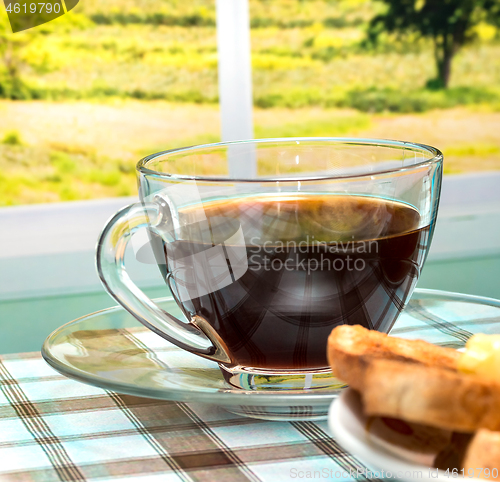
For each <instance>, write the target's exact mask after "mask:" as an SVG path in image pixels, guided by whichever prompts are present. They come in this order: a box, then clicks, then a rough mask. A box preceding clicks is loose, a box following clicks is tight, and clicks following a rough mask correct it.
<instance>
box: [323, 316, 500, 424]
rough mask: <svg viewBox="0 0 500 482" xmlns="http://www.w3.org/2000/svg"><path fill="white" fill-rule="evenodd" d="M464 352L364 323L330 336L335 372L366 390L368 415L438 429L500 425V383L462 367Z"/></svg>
mask: <svg viewBox="0 0 500 482" xmlns="http://www.w3.org/2000/svg"><path fill="white" fill-rule="evenodd" d="M459 357H460V353H459V352H457V351H456V350H453V349H451V348H444V347H438V346H435V345H432V344H431V343H427V342H424V341H421V340H404V339H401V338H395V337H391V336H387V335H385V334H383V333H379V332H376V331H371V330H367V329H365V328H363V327H361V326H348V325H344V326H340V327H337V328H335V329H334V330H333V331H332V333H331V335H330V337H329V339H328V359H329V361H330V364H331V366H332V370H333V372H334V374H335V375H336V376H337V377H338V378H340V379H341V380H342V381H344V382H346V383H347V384H348V385H349V386H351V387H352V388H354V389H356V390H358V391H359V392H360V393H361V396H362V399H363V406H364V411H365V413H366V415H379V416H386V417H394V418H400V419H403V420H407V421H410V422H415V423H421V424H426V425H430V426H433V427H437V428H442V429H447V430H452V431H459V432H460V431H461V432H472V431H475V430H477V429H480V428H486V429H489V430H500V384H499V383H494V382H491V381H485V380H483V379H481V378H479V377H477V376H474V375H468V374H463V373H460V372H458V369H457V366H458V359H459Z"/></svg>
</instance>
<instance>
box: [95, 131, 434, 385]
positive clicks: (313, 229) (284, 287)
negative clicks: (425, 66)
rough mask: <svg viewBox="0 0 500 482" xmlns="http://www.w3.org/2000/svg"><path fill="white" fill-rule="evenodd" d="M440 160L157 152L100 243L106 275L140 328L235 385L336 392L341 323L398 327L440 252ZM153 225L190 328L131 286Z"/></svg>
mask: <svg viewBox="0 0 500 482" xmlns="http://www.w3.org/2000/svg"><path fill="white" fill-rule="evenodd" d="M442 161H443V157H442V154H441V153H440V152H439V151H438V150H437V149H434V148H432V147H429V146H425V145H420V144H412V143H407V142H397V141H386V140H370V139H368V140H361V139H329V138H297V139H295V138H294V139H266V140H253V141H243V142H228V143H219V144H212V145H205V146H194V147H188V148H184V149H175V150H172V151H167V152H161V153H158V154H153V155H151V156H149V157H146V158H145V159H143V160H142V161H141V162H139V164H138V167H137V172H138V177H139V186H140V187H139V197H140V200H141V202H140V203H137V204H134V205H131V206H128V207H126V208H124V209H123V210H121V211H120V212H118V213H117V214H116V215H115V216H114V217H113V218H112V219H111V220H110V221H109V222H108V224H107V226H106V227H105V229H104V231H103V233H102V235H101V237H100V239H99V244H98V249H97V267H98V272H99V276H100V278H101V280H102V282H103V283H104V286H105V287H106V289H107V290H108V291H109V293H110V294H111V295H112V296H113V297H114V298H115V299H116V300H117V301H118V302H119V303H120V304H121V305H123V306H124V307H125V308H126V309H127V310H128V311H129V312H130V313H132V314H133V315H134V316H135V317H136V318H137V319H138V320H139V321H141V323H143V324H144V325H146V326H147V327H149V328H150V329H152V330H153V331H154V332H156V333H157V334H159V335H160V336H162V337H164V338H166V339H167V340H169V341H171V342H172V343H174V344H176V345H177V346H180V347H181V348H184V349H186V350H188V351H190V352H192V353H194V354H197V355H200V356H203V357H206V358H209V359H211V360H214V361H216V362H218V363H219V365H220V367H221V370H222V372H223V373H224V376H225V378H226V380H227V381H228V382H229V383H231V384H232V385H234V386H237V387H241V388H245V389H256V390H259V389H262V390H266V389H267V390H269V389H276V390H279V389H287V390H288V389H302V390H304V389H313V388H322V387H332V386H335V384H337V385H338V382H336V381H335V379H334V378H333V376H332V375H331V373H330V372H329V369H328V363H327V359H326V343H327V338H328V335H329V333H330V332H331V330H332V329H333V328H334V327H335V326H337V325H339V324H359V325H363V326H365V327H367V328H370V329H375V330H379V331H383V332H388V331H389V330H390V329H391V327H392V325H393V324H394V322H395V321H396V319H397V317H398V315H399V313H400V312H401V311H402V310H403V309H404V307H405V305H406V303H407V302H408V300H409V298H410V296H411V294H412V292H413V289H414V287H415V285H416V282H417V280H418V278H419V275H420V272H421V269H422V266H423V264H424V261H425V258H426V255H427V252H428V250H429V246H430V242H431V239H432V234H433V230H434V224H435V220H436V216H437V209H438V203H439V194H440V187H441V177H442ZM235 165H236V166H238V165H243V166H247V167H248V169H247V175H246V176H245V177H244V178H242V177H240V175H238V174H233V173H232V168H231V166H235ZM230 169H231V170H230ZM243 171H244V170H243ZM142 228H145V229H146V230H147V232H148V236H149V241H150V242H149V243H148V244H149V246H151V247H152V249H153V252H154V256H155V261H156V264H157V265H158V267H159V269H160V271H161V273H162V276H163V278H164V279H165V282H166V284H167V286H168V288H169V290H170V291H171V293H172V296H173V297H174V299H175V300H176V302H177V304H178V305H179V306H180V308H181V309H182V311H183V313H184V314H185V316H186V319H185V320H178V319H176V318H175V317H173V316H172V315H171V314H169V313H166V312H164V311H162V310H161V309H159V308H158V307H157V306H156V305H155V303H154V302H153V301H151V300H150V299H148V298H147V297H146V296H145V295H144V293H142V291H140V290H139V289H138V288H137V287H136V286H135V285H134V284H133V283H132V281H131V280H130V278H129V276H128V275H127V272H126V270H125V268H124V253H125V248H126V245H127V243H128V242H129V240H130V237H131V235H133V234H134V233H135V232H137V231H138V230H140V229H142Z"/></svg>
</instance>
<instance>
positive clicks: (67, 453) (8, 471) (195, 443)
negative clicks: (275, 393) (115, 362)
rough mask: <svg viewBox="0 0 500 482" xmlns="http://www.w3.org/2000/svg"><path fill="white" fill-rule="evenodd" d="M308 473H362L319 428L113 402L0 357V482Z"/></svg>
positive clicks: (34, 361) (35, 366)
mask: <svg viewBox="0 0 500 482" xmlns="http://www.w3.org/2000/svg"><path fill="white" fill-rule="evenodd" d="M314 470H316V471H323V474H326V473H328V474H332V475H333V476H332V479H339V480H352V477H351V476H349V475H348V474H349V473H355V472H356V471H357V470H360V471H362V470H363V466H362V465H361V464H360V463H359V462H358V461H357V460H356V459H355V458H354V457H352V456H350V455H348V454H346V453H345V452H344V451H343V450H342V449H341V448H340V446H339V445H338V444H337V443H336V442H335V441H334V440H333V439H332V438H330V436H329V435H328V431H327V424H326V422H267V421H264V420H255V419H251V418H243V417H238V416H237V415H233V414H230V413H228V412H226V411H224V410H223V409H220V408H218V407H214V406H209V405H203V404H197V403H175V402H168V401H159V400H153V399H148V398H138V397H133V396H128V395H119V394H117V393H112V392H106V391H104V390H101V389H98V388H95V387H92V386H89V385H85V384H82V383H78V382H75V381H73V380H69V379H67V378H65V377H63V376H61V375H59V374H58V373H57V372H55V371H54V370H53V369H52V368H50V367H49V366H48V365H47V364H46V363H45V361H44V360H43V359H42V358H41V357H40V355H39V354H37V353H28V354H20V355H5V356H3V357H1V358H0V481H2V482H4V481H9V482H10V481H12V482H25V481H36V482H42V481H43V482H48V481H58V480H61V481H96V482H97V481H99V482H104V481H113V482H118V481H125V480H126V481H127V482H128V481H133V480H140V481H147V482H153V481H155V482H156V481H161V482H168V481H178V480H179V481H191V480H193V481H198V480H200V481H201V480H203V481H205V480H217V481H218V482H223V481H246V480H250V481H267V480H269V481H276V480H294V479H295V478H297V476H296V477H294V475H296V474H299V471H303V472H304V473H305V471H314ZM335 472H337V473H338V474H337V475H338V477H336V476H335ZM342 472H343V476H342ZM360 478H361V480H364V477H360Z"/></svg>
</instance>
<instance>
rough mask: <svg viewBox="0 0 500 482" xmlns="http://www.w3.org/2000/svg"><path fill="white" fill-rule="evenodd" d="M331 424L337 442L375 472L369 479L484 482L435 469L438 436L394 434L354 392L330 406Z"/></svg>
mask: <svg viewBox="0 0 500 482" xmlns="http://www.w3.org/2000/svg"><path fill="white" fill-rule="evenodd" d="M328 423H329V427H330V430H331V432H332V434H333V436H334V437H335V439H336V440H337V441H338V443H339V444H340V445H341V446H342V447H343V448H344V449H345V450H347V451H348V452H350V453H351V454H352V455H354V456H355V457H357V458H359V460H361V462H363V463H364V464H365V465H367V466H368V467H370V468H371V469H372V470H373V473H372V474H371V477H370V475H368V476H369V478H385V479H399V480H406V481H415V480H420V481H422V480H433V481H442V482H444V481H447V482H450V481H452V480H458V479H462V480H467V481H470V482H479V481H481V480H482V481H483V482H484V479H478V478H469V477H467V474H466V475H465V478H464V477H462V474H461V473H460V474H459V475H458V474H457V475H455V477H453V474H451V473H446V472H445V471H442V470H438V469H436V468H432V467H431V465H432V460H433V459H434V456H435V454H436V453H437V449H436V447H437V446H438V445H439V440H438V439H439V437H436V436H435V435H431V432H428V433H426V430H425V428H424V427H420V428H417V430H419V432H420V433H419V434H418V436H415V435H413V434H412V435H402V434H401V432H399V431H391V429H390V428H388V427H387V426H386V425H384V424H383V423H382V422H381V420H380V419H378V418H375V417H371V418H368V417H366V416H365V415H364V414H363V413H362V405H361V399H360V396H359V394H358V393H357V392H355V391H354V390H352V389H347V390H345V391H344V392H343V393H342V395H341V396H340V397H338V398H337V399H336V400H335V401H334V402H333V403H332V404H331V406H330V411H329V415H328ZM402 423H403V425H405V424H404V422H402ZM374 424H378V426H374ZM415 427H416V426H415V425H412V428H415ZM382 430H384V433H383V435H382ZM443 432H444V431H443Z"/></svg>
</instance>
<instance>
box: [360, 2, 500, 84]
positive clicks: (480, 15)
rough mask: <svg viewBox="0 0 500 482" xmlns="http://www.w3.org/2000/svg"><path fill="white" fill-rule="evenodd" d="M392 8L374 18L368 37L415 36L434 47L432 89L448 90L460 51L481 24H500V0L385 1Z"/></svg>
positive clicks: (374, 39) (372, 38) (371, 38)
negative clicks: (453, 62) (454, 58)
mask: <svg viewBox="0 0 500 482" xmlns="http://www.w3.org/2000/svg"><path fill="white" fill-rule="evenodd" d="M382 1H383V2H384V3H386V4H387V6H388V8H387V11H386V12H385V13H382V14H380V15H377V16H376V17H374V18H373V19H372V20H371V22H370V24H369V28H368V37H369V39H370V40H371V41H373V42H376V41H377V39H378V37H379V36H380V34H381V33H382V32H384V31H387V32H396V33H401V34H405V33H410V32H414V33H417V34H419V35H420V36H422V37H427V38H431V39H432V41H433V43H434V56H435V60H436V67H437V76H436V78H435V79H432V80H431V81H429V82H428V85H429V86H433V87H439V88H446V87H447V86H448V82H449V80H450V74H451V62H452V60H453V56H454V55H455V54H456V53H457V51H458V50H459V49H460V47H462V46H463V45H464V44H466V43H467V42H469V41H471V40H473V38H474V29H473V28H474V27H475V26H476V25H477V24H478V23H480V22H488V23H493V24H494V23H496V24H497V25H498V24H500V0H382Z"/></svg>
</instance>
